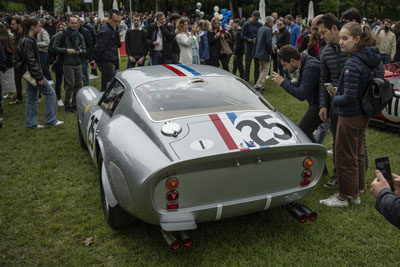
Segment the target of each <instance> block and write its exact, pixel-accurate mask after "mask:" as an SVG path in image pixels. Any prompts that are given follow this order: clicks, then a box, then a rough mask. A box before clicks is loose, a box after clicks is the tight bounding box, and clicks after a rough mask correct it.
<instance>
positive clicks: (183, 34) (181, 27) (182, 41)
mask: <svg viewBox="0 0 400 267" xmlns="http://www.w3.org/2000/svg"><path fill="white" fill-rule="evenodd" d="M175 33H176V37H175V38H176V42H177V43H178V45H179V49H180V51H181V52H180V54H179V63H181V64H193V51H192V46H193V45H195V46H196V47H198V43H199V41H198V36H197V32H196V30H195V29H193V30H192V31H191V32H190V33H189V19H188V18H187V17H182V18H180V19H179V20H178V23H177V24H176V30H175ZM196 57H197V58H198V55H196Z"/></svg>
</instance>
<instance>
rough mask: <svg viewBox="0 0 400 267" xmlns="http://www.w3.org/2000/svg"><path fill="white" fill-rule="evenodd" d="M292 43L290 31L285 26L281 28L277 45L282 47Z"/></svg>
mask: <svg viewBox="0 0 400 267" xmlns="http://www.w3.org/2000/svg"><path fill="white" fill-rule="evenodd" d="M287 44H290V33H289V32H288V30H286V29H285V28H283V29H279V35H278V41H276V46H277V47H278V49H280V48H281V47H282V46H284V45H287Z"/></svg>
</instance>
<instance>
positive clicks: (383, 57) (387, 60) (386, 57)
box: [381, 54, 390, 64]
mask: <svg viewBox="0 0 400 267" xmlns="http://www.w3.org/2000/svg"><path fill="white" fill-rule="evenodd" d="M381 61H382V63H383V64H389V63H390V55H387V54H381Z"/></svg>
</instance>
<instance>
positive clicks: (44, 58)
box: [39, 51, 53, 81]
mask: <svg viewBox="0 0 400 267" xmlns="http://www.w3.org/2000/svg"><path fill="white" fill-rule="evenodd" d="M39 55H40V65H41V67H42V70H43V75H44V77H45V78H46V79H47V80H48V81H52V80H53V78H51V73H50V71H49V66H47V52H43V51H39Z"/></svg>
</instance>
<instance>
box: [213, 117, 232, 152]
mask: <svg viewBox="0 0 400 267" xmlns="http://www.w3.org/2000/svg"><path fill="white" fill-rule="evenodd" d="M208 116H209V117H210V119H211V120H212V122H213V123H214V125H215V128H217V130H218V132H219V134H220V135H221V137H222V139H223V140H224V142H225V144H226V146H227V147H228V149H229V150H234V149H238V147H237V145H236V143H235V141H234V140H233V138H232V136H231V135H230V134H229V132H228V130H227V129H226V128H225V125H224V124H223V123H222V121H221V119H220V118H219V116H218V115H217V114H210V115H208Z"/></svg>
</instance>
